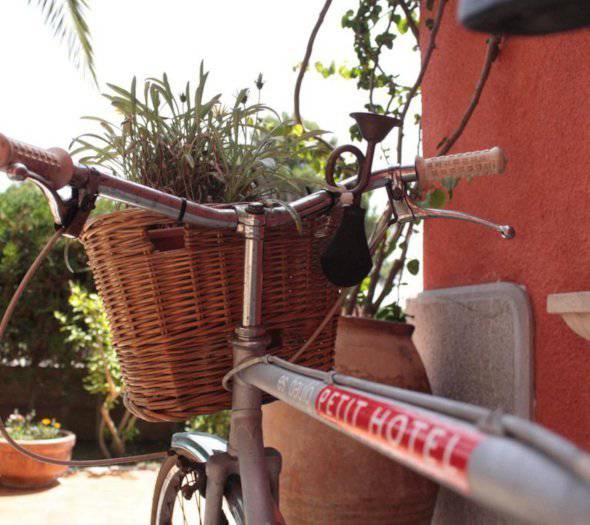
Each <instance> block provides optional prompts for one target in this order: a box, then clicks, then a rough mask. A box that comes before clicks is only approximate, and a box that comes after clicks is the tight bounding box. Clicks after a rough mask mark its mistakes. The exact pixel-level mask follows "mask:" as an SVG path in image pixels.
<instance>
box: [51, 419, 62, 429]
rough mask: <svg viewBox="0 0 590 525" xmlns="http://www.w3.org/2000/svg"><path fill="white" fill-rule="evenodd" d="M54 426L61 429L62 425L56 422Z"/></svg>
mask: <svg viewBox="0 0 590 525" xmlns="http://www.w3.org/2000/svg"><path fill="white" fill-rule="evenodd" d="M53 426H54V427H55V428H61V424H60V423H58V422H57V421H56V422H55V423H53Z"/></svg>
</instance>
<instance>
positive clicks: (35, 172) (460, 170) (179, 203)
mask: <svg viewBox="0 0 590 525" xmlns="http://www.w3.org/2000/svg"><path fill="white" fill-rule="evenodd" d="M505 167H506V157H505V156H504V154H503V152H502V150H501V149H500V148H497V147H496V148H492V149H490V150H486V151H478V152H473V153H463V154H460V155H448V156H445V157H436V158H432V159H424V158H421V157H418V158H417V159H416V164H415V165H414V166H395V167H390V168H386V169H383V170H379V171H374V172H372V173H371V174H370V177H369V180H368V183H367V185H366V187H365V188H364V191H370V190H374V189H376V188H380V187H384V186H388V187H389V188H391V187H392V186H397V187H399V189H400V190H401V193H403V192H404V191H405V184H406V183H407V182H411V181H415V180H420V181H422V182H425V181H426V182H429V181H435V180H440V179H444V178H449V177H450V178H454V179H458V178H461V177H471V176H479V175H491V174H494V173H502V172H503V171H504V169H505ZM0 170H1V171H6V172H7V173H9V175H11V176H12V177H15V178H17V179H23V178H27V177H29V178H31V179H33V180H34V181H35V182H36V183H37V184H39V185H40V186H42V187H43V189H44V191H45V194H46V196H47V197H48V199H50V205H51V208H52V211H53V212H54V218H55V219H56V223H58V224H63V219H64V217H66V216H67V215H68V213H67V212H68V211H69V210H68V209H67V208H68V203H63V202H62V201H61V200H60V197H59V195H58V194H57V193H56V190H58V189H60V188H62V187H64V186H66V185H70V186H72V187H73V188H75V189H76V190H77V191H78V192H80V193H82V194H84V192H85V193H86V194H90V193H94V196H95V197H96V196H97V195H102V196H104V197H107V198H109V199H112V200H116V201H120V202H124V203H126V204H130V205H134V206H139V207H141V208H146V209H149V210H152V211H156V212H159V213H162V214H163V215H165V216H167V217H170V218H173V219H178V220H179V221H180V220H183V221H184V222H186V223H188V224H193V225H197V226H204V227H208V228H222V229H235V228H236V227H237V226H238V223H239V222H240V219H239V216H238V212H237V211H236V209H234V208H233V207H230V206H228V207H225V208H214V207H211V206H206V205H203V204H198V203H196V202H191V201H187V200H186V199H182V198H180V197H177V196H174V195H170V194H168V193H165V192H163V191H159V190H156V189H153V188H148V187H146V186H143V185H141V184H137V183H134V182H131V181H128V180H125V179H121V178H119V177H115V176H113V175H109V174H107V173H104V172H102V171H99V170H97V169H95V168H91V167H88V166H84V165H79V164H75V163H74V162H73V160H72V158H71V157H70V155H69V154H68V153H67V152H66V151H65V150H63V149H61V148H50V149H43V148H38V147H36V146H31V145H29V144H25V143H24V142H20V141H17V140H14V139H10V138H8V137H6V136H5V135H2V134H0ZM39 176H41V177H39ZM357 183H358V181H357V180H356V178H355V177H353V178H351V179H347V180H345V181H343V184H342V186H344V187H347V188H354V186H355V185H356V184H357ZM342 186H341V188H340V189H341V190H342V189H343V188H342ZM398 194H400V192H398ZM337 195H338V193H337V192H333V191H330V190H329V189H328V190H322V191H319V192H316V193H313V194H311V195H308V196H306V197H303V198H301V199H298V200H296V201H294V202H292V203H290V205H291V207H292V208H293V209H294V210H295V211H296V212H297V213H298V214H299V215H300V216H301V217H305V216H307V215H310V214H312V213H316V212H320V211H322V210H324V209H327V208H329V207H330V206H331V205H332V204H333V203H334V199H335V196H337ZM80 199H81V198H80ZM52 201H53V202H52ZM394 207H395V213H396V216H397V219H398V220H399V222H409V221H415V220H417V219H420V218H436V217H440V218H455V219H461V220H472V222H478V223H479V224H482V225H485V226H487V227H491V228H493V229H495V230H496V231H498V232H499V233H501V234H502V235H503V236H504V237H510V236H512V234H511V235H506V231H507V230H506V228H508V227H505V226H498V225H495V224H493V223H490V222H488V221H483V220H480V219H477V218H476V217H472V216H469V215H467V214H460V213H458V212H454V211H451V210H431V209H422V208H420V207H419V206H417V205H416V204H415V203H413V202H411V200H410V199H409V198H407V196H406V197H405V198H403V199H401V198H400V199H399V200H398V201H397V202H396V203H395V206H394ZM56 210H57V211H56ZM88 213H89V212H88ZM290 221H292V211H290V210H287V209H285V208H284V207H274V208H270V209H268V210H267V218H266V223H267V225H268V226H270V227H275V226H279V225H281V224H286V223H288V222H290Z"/></svg>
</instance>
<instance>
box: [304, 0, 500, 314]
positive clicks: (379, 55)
mask: <svg viewBox="0 0 590 525" xmlns="http://www.w3.org/2000/svg"><path fill="white" fill-rule="evenodd" d="M331 3H332V2H331V0H326V2H325V3H324V5H323V8H322V10H321V12H320V15H319V17H318V20H317V22H316V24H315V25H314V28H313V31H312V33H311V35H310V38H309V41H308V44H307V48H306V52H305V56H304V59H303V61H302V63H301V66H300V70H299V75H298V78H297V82H296V86H295V117H296V119H298V121H299V122H300V123H302V121H301V108H300V102H299V99H300V94H301V89H302V82H303V78H304V75H305V73H306V71H308V70H309V69H310V64H311V56H312V50H313V44H314V42H315V39H316V37H317V34H318V32H319V29H320V27H321V25H322V23H323V22H324V19H325V16H326V13H327V11H328V9H329V8H330V5H331ZM447 3H448V2H447V0H438V1H436V0H423V1H422V2H420V1H419V0H359V2H358V5H357V7H356V9H349V10H348V11H346V12H345V13H344V14H343V16H342V18H341V25H342V27H343V28H344V29H345V30H348V31H351V32H352V34H353V47H354V52H355V58H356V61H355V63H354V64H352V65H346V64H335V63H334V62H332V63H330V64H324V63H322V62H319V61H316V62H315V63H313V69H315V71H316V72H317V73H319V74H320V75H322V76H323V77H324V78H328V77H330V76H333V75H339V76H340V77H341V78H344V79H347V80H351V81H354V82H356V87H357V88H358V89H359V90H361V91H364V92H365V93H366V103H365V109H366V110H367V111H371V112H374V113H378V114H382V115H389V116H392V117H395V118H397V119H399V120H400V126H399V127H398V128H397V137H396V139H395V141H394V145H393V146H390V147H386V146H383V147H382V153H383V156H384V158H385V159H386V161H387V162H388V164H390V165H399V164H402V163H403V161H404V150H405V149H406V138H407V134H408V133H409V132H410V131H408V130H409V129H411V130H412V133H416V134H417V135H418V136H417V137H415V138H417V140H416V143H417V144H418V149H420V144H421V140H420V139H421V137H420V135H421V100H420V98H421V89H422V84H423V81H424V77H425V75H426V72H427V71H428V67H429V65H430V63H431V60H432V57H433V56H434V55H435V54H436V53H443V52H444V50H441V49H438V47H437V36H438V32H439V29H440V27H441V25H442V23H444V14H445V8H446V6H447ZM499 49H500V37H498V36H490V38H488V39H487V41H486V53H485V59H484V65H483V67H482V71H481V74H480V77H479V79H478V80H477V81H476V83H475V88H474V92H473V95H472V97H471V100H470V103H469V105H468V107H467V108H466V110H465V112H464V114H463V115H462V116H461V117H460V118H458V119H457V121H458V124H457V127H456V128H455V129H454V130H451V131H450V132H449V133H448V135H446V136H445V137H442V138H441V140H440V142H439V144H438V146H437V155H444V154H446V153H448V152H449V151H451V149H452V147H453V146H454V144H455V143H456V142H457V140H458V139H459V137H460V136H461V135H462V134H463V132H464V131H465V129H466V127H467V125H468V123H469V121H470V119H471V117H472V115H473V113H474V112H475V109H476V107H477V105H478V103H479V100H480V97H481V95H482V93H483V91H484V88H485V85H486V82H487V79H488V77H489V74H490V71H491V68H492V65H493V63H494V61H495V59H496V57H497V55H498V52H499ZM401 53H405V54H407V53H413V56H414V57H415V60H416V64H418V63H419V64H420V67H419V69H418V73H417V75H416V76H415V77H414V78H407V74H405V71H403V68H402V67H401V64H402V61H401V60H400V56H401ZM350 135H351V138H352V139H353V140H358V141H360V140H361V137H360V133H359V131H358V128H357V127H356V125H354V126H352V127H351V128H350ZM326 147H329V145H326ZM453 189H454V184H452V183H448V184H445V185H443V186H442V187H437V188H433V189H431V190H430V191H429V192H428V193H427V194H426V195H423V198H424V200H425V204H426V205H428V206H430V207H442V206H444V204H445V202H446V201H447V200H448V199H449V198H451V197H452V192H453ZM390 218H391V210H390V209H389V206H387V208H386V209H385V210H384V211H383V212H382V213H381V214H379V215H376V216H373V217H372V221H371V222H372V224H371V225H370V226H371V233H370V240H371V241H373V242H375V245H376V246H375V249H374V254H373V263H374V265H373V269H372V271H371V273H370V274H369V276H368V277H367V278H366V279H365V280H364V281H363V283H361V284H360V285H359V286H357V287H355V288H353V289H351V290H349V291H348V292H347V294H346V299H345V303H344V311H345V313H347V314H354V315H362V316H367V317H378V318H385V319H391V320H403V319H404V314H403V312H402V310H401V308H400V306H399V304H398V302H399V293H398V298H397V299H396V300H394V301H393V302H391V303H389V304H385V303H386V301H387V300H388V299H389V298H390V297H391V293H392V291H394V290H395V289H396V288H397V290H398V292H399V287H400V286H401V285H403V276H404V272H406V271H407V272H409V273H411V274H414V275H415V274H417V273H418V272H419V261H418V260H416V259H409V258H408V248H409V244H410V242H411V240H412V238H413V235H414V234H415V233H416V228H415V226H414V225H413V224H408V225H402V226H400V225H396V226H395V227H394V228H389V229H388V227H387V225H388V222H389V219H390Z"/></svg>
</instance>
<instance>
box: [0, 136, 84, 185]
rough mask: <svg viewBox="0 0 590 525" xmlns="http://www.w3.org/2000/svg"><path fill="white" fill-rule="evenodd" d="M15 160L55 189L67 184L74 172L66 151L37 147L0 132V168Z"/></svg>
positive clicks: (70, 158)
mask: <svg viewBox="0 0 590 525" xmlns="http://www.w3.org/2000/svg"><path fill="white" fill-rule="evenodd" d="M17 162H18V163H21V164H24V165H25V166H26V167H27V168H28V169H30V170H31V171H34V172H35V173H38V174H39V175H42V176H43V177H44V178H45V179H47V180H48V181H49V182H51V183H52V185H53V187H54V188H55V189H56V190H58V189H59V188H62V187H63V186H65V185H66V184H68V183H69V182H70V180H71V178H72V175H73V174H74V163H73V162H72V157H70V155H69V154H68V152H67V151H65V150H63V149H61V148H50V149H47V150H45V149H42V148H37V147H35V146H31V145H29V144H25V143H24V142H19V141H18V140H14V139H9V138H8V137H6V136H4V135H2V134H1V133H0V170H1V169H5V168H6V167H8V166H9V165H10V164H14V163H17Z"/></svg>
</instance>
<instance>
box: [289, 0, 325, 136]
mask: <svg viewBox="0 0 590 525" xmlns="http://www.w3.org/2000/svg"><path fill="white" fill-rule="evenodd" d="M331 3H332V0H326V2H325V3H324V7H323V8H322V10H321V11H320V14H319V16H318V19H317V21H316V23H315V26H314V27H313V30H312V32H311V35H310V36H309V40H308V42H307V48H306V50H305V56H304V57H303V62H302V63H301V68H300V69H299V74H298V75H297V81H296V82H295V95H294V101H293V102H294V106H293V115H294V117H295V120H296V121H297V122H298V123H299V124H301V126H303V119H302V118H301V107H300V102H299V99H300V95H301V84H302V83H303V77H304V76H305V72H306V71H307V67H308V66H309V59H310V58H311V52H312V51H313V44H314V42H315V37H316V36H317V34H318V31H319V30H320V27H321V26H322V24H323V23H324V18H325V17H326V13H327V12H328V9H330V4H331ZM303 127H305V126H303Z"/></svg>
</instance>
